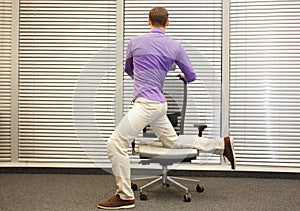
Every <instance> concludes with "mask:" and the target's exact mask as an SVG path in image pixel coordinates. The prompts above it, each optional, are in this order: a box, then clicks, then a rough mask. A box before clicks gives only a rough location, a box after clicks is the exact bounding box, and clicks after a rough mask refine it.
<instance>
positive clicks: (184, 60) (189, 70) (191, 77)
mask: <svg viewBox="0 0 300 211" xmlns="http://www.w3.org/2000/svg"><path fill="white" fill-rule="evenodd" d="M175 63H176V64H177V65H178V67H179V68H180V70H181V71H182V72H183V74H184V75H183V77H184V79H185V81H186V82H193V81H195V80H196V78H197V76H196V72H195V70H194V68H193V65H192V63H191V61H190V58H189V56H188V55H187V53H186V52H185V50H184V49H183V47H182V46H181V49H180V54H179V56H178V59H177V60H176V61H175ZM181 77H182V75H181Z"/></svg>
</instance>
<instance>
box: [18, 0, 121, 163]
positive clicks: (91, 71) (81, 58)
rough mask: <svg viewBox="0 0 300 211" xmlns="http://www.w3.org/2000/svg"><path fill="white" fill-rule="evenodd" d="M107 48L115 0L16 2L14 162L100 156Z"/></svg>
mask: <svg viewBox="0 0 300 211" xmlns="http://www.w3.org/2000/svg"><path fill="white" fill-rule="evenodd" d="M115 52H116V1H115V0H114V1H113V0H106V1H98V0H89V1H76V0H73V1H71V0H64V1H62V0H51V1H48V0H22V1H21V2H20V58H19V60H20V65H19V68H20V70H19V75H20V78H19V80H20V81H19V131H20V132H19V140H20V141H19V161H20V162H39V163H51V162H52V163H92V162H94V163H96V164H99V165H102V164H104V163H107V162H108V159H107V152H106V139H107V137H108V136H109V135H110V134H111V132H112V130H113V129H114V126H115V103H114V102H115V65H116V55H115Z"/></svg>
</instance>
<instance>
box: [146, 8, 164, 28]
mask: <svg viewBox="0 0 300 211" xmlns="http://www.w3.org/2000/svg"><path fill="white" fill-rule="evenodd" d="M168 18H169V13H168V11H167V10H166V9H165V8H164V7H153V8H152V9H151V10H150V11H149V20H150V21H151V23H152V25H153V26H162V27H165V26H166V23H167V21H168Z"/></svg>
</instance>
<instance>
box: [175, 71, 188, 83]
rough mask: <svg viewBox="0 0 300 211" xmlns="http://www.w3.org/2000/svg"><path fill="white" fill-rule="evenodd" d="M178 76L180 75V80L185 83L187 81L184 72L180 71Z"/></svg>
mask: <svg viewBox="0 0 300 211" xmlns="http://www.w3.org/2000/svg"><path fill="white" fill-rule="evenodd" d="M177 76H178V77H179V78H180V80H182V81H183V82H184V83H185V84H186V83H187V82H186V80H185V77H184V74H183V73H179V74H178V75H177Z"/></svg>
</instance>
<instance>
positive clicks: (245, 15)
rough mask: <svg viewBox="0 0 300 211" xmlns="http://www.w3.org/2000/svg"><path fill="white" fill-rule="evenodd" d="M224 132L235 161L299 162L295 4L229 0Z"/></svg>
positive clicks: (298, 13)
mask: <svg viewBox="0 0 300 211" xmlns="http://www.w3.org/2000/svg"><path fill="white" fill-rule="evenodd" d="M230 24H231V48H230V52H231V54H230V56H231V60H230V61H231V68H230V69H231V71H230V135H232V136H234V137H235V140H236V141H235V148H236V153H237V161H238V165H251V166H273V167H280V166H281V167H295V168H299V167H300V111H299V105H300V71H299V69H300V4H299V1H294V0H284V1H283V0H266V1H259V0H238V1H237V0H232V1H231V22H230Z"/></svg>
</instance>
